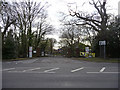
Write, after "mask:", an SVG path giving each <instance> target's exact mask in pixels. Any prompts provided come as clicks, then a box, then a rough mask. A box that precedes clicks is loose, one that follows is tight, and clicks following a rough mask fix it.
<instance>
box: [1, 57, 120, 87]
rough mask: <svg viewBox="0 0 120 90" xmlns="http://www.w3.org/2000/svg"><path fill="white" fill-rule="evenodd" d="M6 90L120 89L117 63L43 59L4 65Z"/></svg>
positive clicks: (3, 82) (59, 58)
mask: <svg viewBox="0 0 120 90" xmlns="http://www.w3.org/2000/svg"><path fill="white" fill-rule="evenodd" d="M2 66H3V69H2V72H3V76H2V86H3V88H118V73H120V72H119V71H118V64H117V63H98V62H88V61H79V60H74V59H71V58H64V57H60V56H59V57H58V56H57V57H42V58H35V59H30V60H22V61H9V62H3V63H2Z"/></svg>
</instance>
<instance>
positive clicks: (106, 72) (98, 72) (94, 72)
mask: <svg viewBox="0 0 120 90" xmlns="http://www.w3.org/2000/svg"><path fill="white" fill-rule="evenodd" d="M86 73H93V74H96V73H101V72H86ZM102 73H108V74H112V73H113V74H118V73H120V72H102Z"/></svg>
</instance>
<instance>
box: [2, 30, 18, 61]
mask: <svg viewBox="0 0 120 90" xmlns="http://www.w3.org/2000/svg"><path fill="white" fill-rule="evenodd" d="M2 54H3V55H2V56H3V59H13V58H16V57H17V56H16V44H15V41H14V38H13V32H12V29H11V30H10V31H9V32H8V35H7V37H6V38H5V42H4V43H3V51H2Z"/></svg>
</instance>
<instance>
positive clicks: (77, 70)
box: [71, 67, 84, 72]
mask: <svg viewBox="0 0 120 90" xmlns="http://www.w3.org/2000/svg"><path fill="white" fill-rule="evenodd" d="M82 69H84V67H81V68H78V69H75V70H72V71H71V72H76V71H79V70H82Z"/></svg>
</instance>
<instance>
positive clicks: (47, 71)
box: [44, 68, 60, 72]
mask: <svg viewBox="0 0 120 90" xmlns="http://www.w3.org/2000/svg"><path fill="white" fill-rule="evenodd" d="M57 69H60V68H53V69H49V70H45V71H44V72H49V71H53V70H57Z"/></svg>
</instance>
